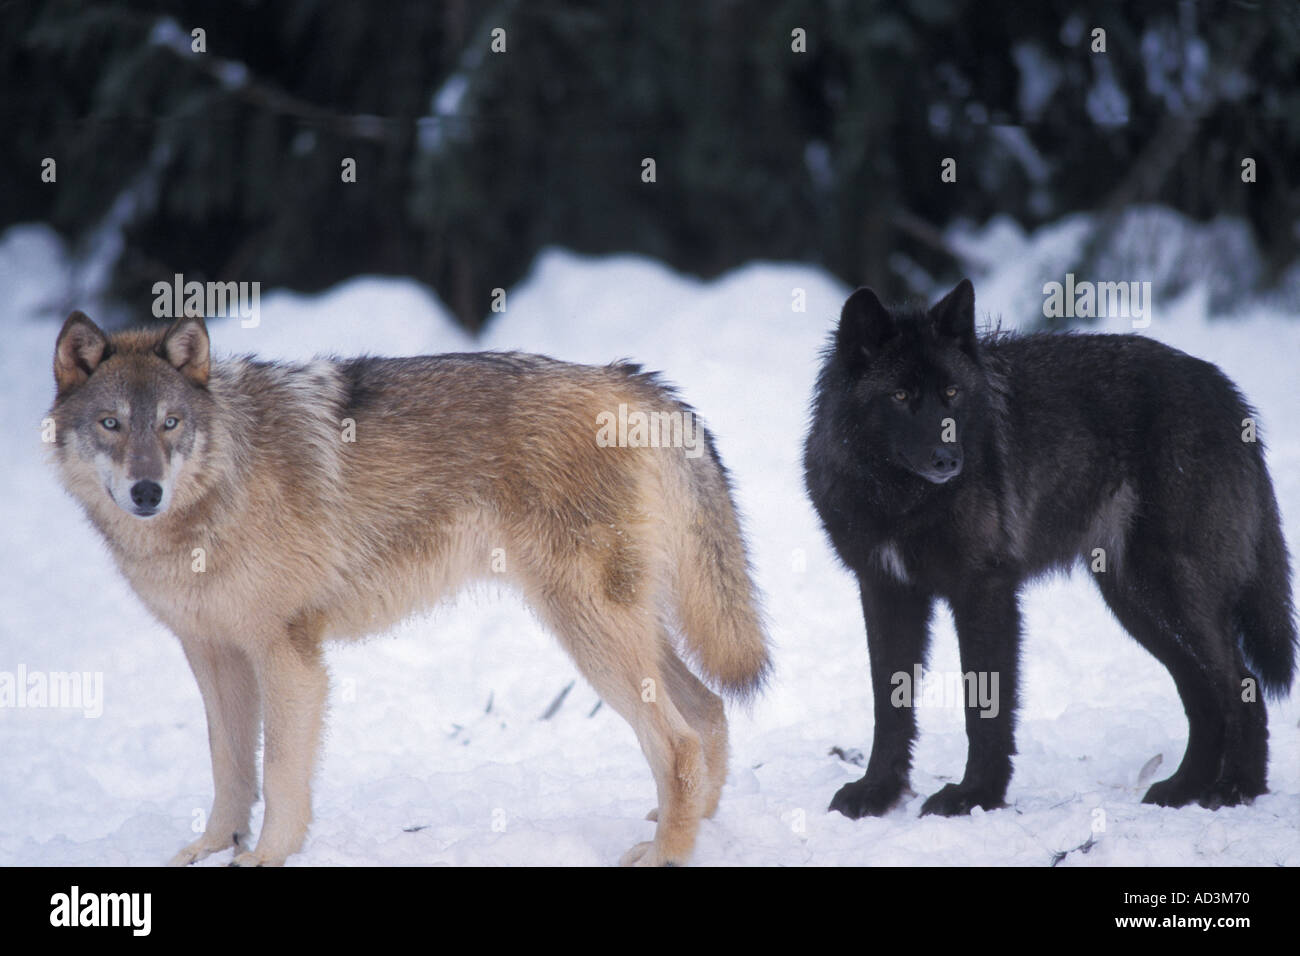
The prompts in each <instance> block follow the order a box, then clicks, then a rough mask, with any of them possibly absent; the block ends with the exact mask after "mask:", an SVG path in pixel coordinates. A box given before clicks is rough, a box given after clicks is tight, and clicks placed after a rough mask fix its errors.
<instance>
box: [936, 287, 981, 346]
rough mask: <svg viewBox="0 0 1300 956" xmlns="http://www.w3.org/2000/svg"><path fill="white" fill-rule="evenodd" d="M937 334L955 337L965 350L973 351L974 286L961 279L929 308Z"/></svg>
mask: <svg viewBox="0 0 1300 956" xmlns="http://www.w3.org/2000/svg"><path fill="white" fill-rule="evenodd" d="M930 317H931V318H932V319H934V324H935V327H936V328H937V329H938V331H939V334H940V335H942V336H944V337H945V338H950V339H956V340H957V341H958V343H959V344H960V345H961V347H962V348H963V349H965V350H966V351H967V352H972V353H973V352H974V351H975V287H974V286H973V285H971V281H970V279H962V280H961V281H960V282H958V283H957V287H956V288H955V289H953V290H952V291H951V292H949V293H948V294H947V295H945V296H944V297H943V298H942V299H940V300H939V301H938V302H937V303H935V305H934V307H933V308H931V309H930Z"/></svg>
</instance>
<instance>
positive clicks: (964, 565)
mask: <svg viewBox="0 0 1300 956" xmlns="http://www.w3.org/2000/svg"><path fill="white" fill-rule="evenodd" d="M954 389H955V391H954ZM1248 418H1249V419H1252V420H1253V419H1254V412H1253V411H1252V410H1251V408H1250V407H1249V406H1248V405H1247V404H1246V402H1245V400H1244V399H1243V398H1242V396H1241V394H1240V393H1239V392H1238V391H1237V389H1236V388H1235V387H1234V386H1233V384H1232V382H1230V381H1229V380H1228V379H1227V378H1226V377H1225V376H1224V375H1223V373H1221V372H1220V371H1219V370H1218V369H1217V368H1216V367H1215V366H1213V365H1211V364H1210V363H1208V362H1203V361H1201V360H1200V359H1196V358H1192V357H1191V356H1189V355H1186V354H1184V353H1182V352H1179V351H1177V350H1175V349H1172V348H1169V347H1168V346H1165V345H1161V344H1160V343H1158V342H1154V341H1151V340H1150V339H1146V338H1142V337H1140V336H1135V335H1073V334H1072V335H1026V336H997V337H985V338H983V339H979V338H977V336H976V335H975V331H974V290H973V289H972V287H971V285H970V283H969V282H968V281H964V282H962V283H961V284H960V285H958V286H957V288H956V289H954V290H953V292H952V293H950V294H949V295H948V296H947V297H946V298H945V299H944V300H943V301H942V302H940V303H939V304H938V305H936V306H935V307H934V308H932V309H930V310H928V311H926V310H923V309H899V310H893V311H890V310H888V309H886V308H885V307H884V306H883V305H882V304H881V303H880V301H879V300H878V299H877V298H876V296H875V295H874V293H872V292H871V291H870V290H869V289H859V290H858V291H857V292H856V293H854V295H853V296H852V297H851V298H850V299H849V300H848V302H847V303H846V304H845V306H844V311H843V313H842V315H841V318H840V326H839V329H838V331H837V333H836V335H835V338H834V341H833V342H832V344H831V346H830V348H829V349H828V351H827V354H826V359H825V366H824V368H823V369H822V372H821V376H820V378H819V379H818V382H817V391H816V396H815V400H814V406H813V424H812V430H811V432H810V433H809V435H808V439H807V445H806V449H805V459H804V465H805V477H806V481H807V486H808V493H809V495H810V496H811V498H812V501H813V504H814V505H815V506H816V508H817V512H818V514H819V515H820V516H821V520H822V523H823V525H824V526H825V528H826V531H827V533H828V534H829V536H830V539H831V542H832V543H833V544H834V546H835V549H836V551H837V552H838V553H839V556H840V558H841V559H842V560H843V561H844V563H845V564H846V565H847V566H848V567H849V568H850V569H851V570H852V571H854V572H855V573H856V575H857V577H858V581H859V584H860V587H861V594H862V609H863V614H864V616H865V618H866V626H867V645H868V649H869V651H870V656H871V681H872V686H873V688H874V691H875V740H874V742H873V745H872V752H871V760H870V762H869V764H868V767H867V773H866V776H865V777H864V778H863V779H862V780H860V781H857V782H854V783H850V784H848V785H846V786H845V787H843V788H842V789H841V790H840V791H839V793H837V794H836V795H835V799H834V801H833V802H832V804H831V809H833V810H839V811H840V812H842V813H844V814H846V815H847V816H850V817H860V816H863V815H866V814H880V813H883V812H885V811H886V810H887V809H889V808H890V807H891V806H892V805H893V804H894V803H895V802H896V801H897V800H898V798H899V796H900V794H901V793H902V792H903V790H904V788H905V787H906V786H907V780H908V775H909V772H910V768H911V760H912V757H911V747H912V741H913V738H914V736H915V733H916V722H915V718H914V714H913V711H912V709H911V708H910V707H894V706H891V702H890V694H891V690H892V689H893V687H894V685H893V684H891V677H892V675H894V674H896V673H899V672H903V673H906V674H909V675H910V674H911V673H912V672H913V667H914V665H916V664H918V663H920V662H923V660H924V658H925V655H926V648H927V643H928V628H929V620H930V612H931V607H932V605H933V602H934V600H935V598H936V597H941V598H943V599H945V600H946V601H947V602H948V603H949V605H950V606H951V607H952V611H953V617H954V619H955V620H956V624H957V633H958V640H959V643H960V649H961V665H962V670H963V671H964V672H971V671H974V672H976V673H988V674H991V673H994V672H996V673H997V674H998V675H999V682H998V690H999V699H998V701H997V705H998V710H997V716H996V717H982V716H980V711H979V709H977V708H975V707H972V706H969V705H968V706H967V708H966V732H967V737H968V741H969V747H970V749H969V753H968V758H967V763H966V775H965V777H964V778H963V779H962V781H961V782H960V783H957V784H949V785H947V786H946V787H944V788H943V789H942V790H940V791H939V792H938V793H936V794H934V795H933V796H931V797H930V798H929V799H928V800H926V802H925V804H924V806H923V808H922V813H940V814H945V815H951V814H957V813H965V812H967V811H969V810H970V809H971V808H972V807H974V806H981V807H985V808H992V807H997V806H1000V805H1002V803H1003V799H1004V797H1005V796H1006V789H1007V783H1008V782H1009V780H1010V778H1011V755H1012V754H1013V753H1015V742H1014V721H1015V705H1016V694H1017V686H1016V685H1017V680H1016V677H1017V670H1018V661H1019V644H1020V614H1019V609H1018V597H1017V592H1018V589H1019V588H1020V585H1021V584H1022V583H1023V582H1024V581H1025V580H1026V579H1029V578H1031V577H1034V576H1035V575H1038V574H1041V573H1043V572H1045V571H1048V570H1050V569H1053V568H1065V567H1069V566H1071V565H1073V564H1075V563H1076V561H1078V559H1079V558H1080V557H1083V558H1084V559H1085V560H1086V562H1087V564H1086V566H1087V567H1089V569H1090V573H1092V576H1093V577H1094V578H1095V579H1096V581H1097V584H1098V586H1099V587H1100V588H1101V592H1102V595H1103V596H1104V597H1105V599H1106V602H1107V603H1108V604H1109V605H1110V607H1111V610H1112V611H1113V612H1114V613H1115V616H1116V617H1117V618H1118V619H1119V621H1120V623H1121V624H1122V625H1123V626H1124V627H1125V628H1126V629H1127V630H1128V632H1129V633H1130V634H1131V635H1132V636H1133V637H1134V638H1135V639H1137V640H1138V641H1139V642H1140V643H1141V644H1142V646H1144V647H1145V648H1146V649H1147V650H1149V651H1150V652H1151V653H1152V654H1154V655H1155V657H1156V658H1157V659H1158V660H1159V661H1160V662H1161V663H1162V664H1164V665H1165V666H1166V667H1167V668H1168V669H1169V672H1170V674H1172V676H1173V679H1174V682H1175V684H1176V685H1177V687H1178V693H1179V695H1180V696H1181V697H1182V701H1183V707H1184V709H1185V710H1186V712H1187V719H1188V725H1189V734H1188V742H1187V752H1186V754H1185V755H1184V757H1183V761H1182V763H1181V765H1180V766H1179V767H1178V770H1177V771H1176V772H1175V773H1174V774H1173V776H1171V777H1170V778H1169V779H1168V780H1164V781H1161V782H1160V783H1157V784H1155V785H1154V786H1153V787H1151V788H1150V790H1148V791H1147V793H1146V796H1145V798H1144V799H1145V801H1146V802H1148V803H1157V804H1162V805H1165V806H1181V805H1183V804H1186V803H1189V802H1192V801H1197V802H1199V803H1201V804H1203V805H1205V806H1210V807H1215V806H1221V805H1228V804H1237V803H1241V802H1246V801H1249V800H1250V799H1251V798H1253V797H1254V796H1256V795H1257V794H1260V793H1263V792H1265V776H1266V765H1267V739H1268V730H1267V721H1266V717H1265V709H1264V702H1263V699H1262V695H1260V694H1258V693H1256V694H1255V695H1253V699H1251V698H1252V695H1251V694H1250V693H1249V688H1250V687H1251V686H1253V685H1254V684H1255V681H1254V680H1253V679H1255V678H1257V679H1258V683H1260V684H1262V686H1263V687H1264V688H1265V689H1267V690H1269V691H1270V692H1272V693H1274V694H1279V695H1281V694H1285V693H1286V692H1287V691H1288V689H1289V687H1290V685H1291V679H1292V676H1293V673H1294V670H1295V646H1296V631H1295V624H1294V617H1293V609H1292V603H1291V585H1290V570H1289V567H1288V559H1287V553H1286V546H1285V544H1284V542H1283V539H1282V532H1281V528H1280V524H1279V519H1278V511H1277V505H1276V502H1275V500H1274V497H1273V487H1272V484H1271V482H1270V481H1269V476H1268V472H1267V470H1266V469H1265V466H1264V454H1263V448H1262V445H1261V444H1260V443H1259V442H1251V441H1246V440H1243V434H1244V433H1245V431H1246V429H1247V427H1248V426H1247V424H1245V423H1244V420H1245V419H1248ZM945 427H946V431H947V434H946V435H944V434H942V432H944V430H945ZM945 438H946V439H949V440H944V439H945ZM1095 549H1102V551H1101V552H1097V551H1096V550H1095ZM1099 554H1100V555H1101V556H1102V557H1104V560H1105V570H1092V568H1093V567H1094V562H1096V558H1097V556H1098V555H1099ZM1096 567H1098V568H1100V563H1099V562H1096ZM1247 681H1249V683H1247ZM1243 698H1246V699H1243ZM968 703H969V702H968ZM1135 757H1136V755H1135Z"/></svg>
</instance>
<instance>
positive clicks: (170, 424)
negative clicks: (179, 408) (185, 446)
mask: <svg viewBox="0 0 1300 956" xmlns="http://www.w3.org/2000/svg"><path fill="white" fill-rule="evenodd" d="M180 423H181V420H180V419H179V418H177V417H176V416H175V415H168V416H167V418H165V419H164V420H163V428H165V429H167V430H168V431H171V430H172V429H173V428H175V427H176V426H177V425H179V424H180Z"/></svg>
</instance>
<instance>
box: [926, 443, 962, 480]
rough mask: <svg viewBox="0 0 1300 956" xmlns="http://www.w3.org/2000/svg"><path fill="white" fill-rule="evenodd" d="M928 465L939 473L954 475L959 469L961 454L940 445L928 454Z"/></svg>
mask: <svg viewBox="0 0 1300 956" xmlns="http://www.w3.org/2000/svg"><path fill="white" fill-rule="evenodd" d="M930 466H931V467H932V468H933V469H934V470H935V471H936V472H938V473H939V474H943V475H947V474H952V475H955V474H957V473H958V472H960V471H961V455H959V454H957V452H956V451H954V450H953V449H951V448H945V447H944V446H943V445H940V446H938V447H937V448H935V450H934V453H933V454H932V455H931V456H930Z"/></svg>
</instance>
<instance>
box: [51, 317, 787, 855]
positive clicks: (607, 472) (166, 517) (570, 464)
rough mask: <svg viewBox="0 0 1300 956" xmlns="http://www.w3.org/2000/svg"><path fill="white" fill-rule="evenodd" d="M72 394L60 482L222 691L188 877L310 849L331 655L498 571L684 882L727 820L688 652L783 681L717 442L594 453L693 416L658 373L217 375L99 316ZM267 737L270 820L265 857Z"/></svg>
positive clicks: (496, 358)
mask: <svg viewBox="0 0 1300 956" xmlns="http://www.w3.org/2000/svg"><path fill="white" fill-rule="evenodd" d="M54 375H55V381H56V385H57V396H56V398H55V400H54V405H53V409H52V411H51V415H52V417H53V419H54V422H55V434H56V440H55V442H54V456H55V458H56V461H57V466H58V469H59V471H60V473H61V477H62V479H63V482H64V483H65V485H66V487H67V489H68V490H69V491H70V492H71V494H72V495H73V496H74V497H75V498H76V499H77V500H78V501H79V502H80V503H81V505H82V507H83V508H84V509H85V512H86V514H87V515H88V516H89V518H90V520H91V522H92V523H93V524H94V525H95V527H96V528H97V529H98V530H99V532H100V533H101V534H102V535H103V536H104V538H105V540H106V541H107V542H108V545H109V548H110V549H111V551H112V553H113V556H114V558H116V560H117V564H118V566H119V567H120V568H121V570H122V573H123V574H124V575H125V576H126V578H127V580H128V581H129V582H130V583H131V586H132V587H133V588H134V589H135V591H136V593H137V594H138V595H139V596H140V599H141V600H142V601H143V602H144V604H145V605H146V606H147V607H148V608H149V609H150V610H151V611H152V612H153V614H154V615H156V616H157V618H158V619H159V620H160V621H162V622H163V623H164V624H165V625H166V626H167V627H169V628H170V629H171V630H172V631H173V632H175V634H176V636H177V637H178V638H179V639H180V642H181V645H182V647H183V648H184V650H185V655H186V657H187V659H188V661H189V663H190V666H191V668H192V669H193V671H194V676H195V678H196V680H197V681H198V685H199V689H200V691H201V692H202V695H203V704H204V708H205V710H206V712H207V720H208V730H209V740H210V743H211V751H212V774H213V779H214V789H215V797H214V801H213V807H212V813H211V815H210V817H209V820H208V825H207V829H206V831H205V832H204V834H203V836H202V837H201V838H200V839H198V840H197V841H195V842H194V843H193V844H191V845H190V846H188V847H186V848H185V849H183V850H182V851H181V852H180V853H179V854H177V856H176V858H175V859H174V860H173V861H172V862H173V863H177V864H186V863H191V862H194V861H195V860H200V859H202V858H204V857H206V856H208V855H209V854H212V853H216V852H219V851H222V850H225V849H227V848H231V847H233V848H234V849H235V851H236V855H235V857H234V862H235V863H236V864H239V865H261V864H279V863H282V862H283V861H284V860H285V858H286V857H288V856H289V855H290V854H292V853H295V852H297V851H298V850H299V848H300V847H301V846H302V844H303V841H304V838H305V836H306V833H307V828H308V823H309V821H310V819H311V795H310V779H311V775H312V769H313V764H314V762H315V759H316V754H317V750H318V748H319V745H320V735H321V725H322V711H323V708H324V706H325V701H326V696H327V675H326V668H325V664H324V660H323V657H322V642H323V641H324V640H325V639H327V638H341V639H347V638H354V637H358V636H360V635H363V634H367V633H370V632H374V631H376V630H380V629H383V628H386V627H388V626H390V625H391V624H393V623H394V622H396V621H398V620H399V619H401V618H403V617H405V616H407V615H409V614H411V613H412V612H413V611H416V610H418V609H420V608H424V607H428V606H429V605H431V604H432V603H434V602H436V601H438V600H439V599H441V598H444V597H446V596H448V595H450V594H451V593H453V592H454V591H455V590H456V589H457V588H459V587H460V586H461V585H463V584H465V583H466V582H467V581H469V580H471V579H473V578H476V577H485V576H487V575H488V574H490V573H491V572H492V571H493V570H494V569H493V568H492V563H493V554H494V552H496V553H497V554H499V555H501V556H503V559H504V562H503V563H504V565H505V570H506V574H507V576H508V577H509V578H510V579H511V580H512V581H513V582H514V583H515V584H517V585H518V587H519V588H520V589H521V590H522V592H523V594H524V596H525V598H526V600H527V601H528V602H529V604H530V605H531V606H532V607H533V609H534V610H535V611H536V612H537V614H538V615H539V616H540V617H541V619H542V620H543V621H544V622H545V623H546V624H547V625H548V626H549V628H550V629H551V630H552V631H554V633H555V634H556V635H557V636H558V637H559V639H560V641H561V642H562V643H563V645H564V647H565V648H566V649H567V651H568V652H569V654H570V655H571V656H572V658H573V660H574V662H575V663H576V664H577V666H578V668H579V670H580V671H581V672H582V673H583V674H584V675H585V676H586V678H587V679H588V680H589V681H590V682H591V684H592V686H593V687H594V688H595V689H596V690H597V692H598V693H599V694H600V695H601V697H602V698H603V699H604V701H605V702H606V703H608V704H609V705H610V706H611V707H613V708H614V709H615V710H616V711H617V712H618V713H620V714H622V715H623V717H625V718H626V719H627V720H628V722H629V723H631V725H632V727H633V728H634V729H635V731H636V735H637V738H638V740H639V742H640V744H641V748H642V750H643V751H644V753H645V755H646V758H647V759H648V761H649V763H650V768H651V771H652V772H653V775H654V780H655V786H656V789H657V792H658V809H657V820H658V825H657V828H656V830H655V835H654V839H653V841H652V842H646V843H641V844H638V845H637V846H635V847H633V848H632V850H630V851H629V852H628V853H627V854H626V855H625V856H624V858H623V862H624V863H629V864H639V865H653V864H676V863H682V862H684V861H685V860H686V859H687V857H688V856H689V854H690V852H691V849H692V846H693V844H694V841H695V837H696V831H697V830H698V827H699V823H700V819H701V818H702V817H707V816H710V815H711V814H712V813H713V812H714V810H715V809H716V807H717V804H718V798H719V794H720V792H721V789H722V785H723V781H724V780H725V778H726V762H727V730H726V718H725V715H724V711H723V703H722V700H721V698H719V697H718V695H717V694H715V693H714V692H713V691H711V690H710V689H708V688H707V687H706V686H705V684H704V683H702V682H701V681H700V680H699V679H698V678H697V677H696V676H695V675H694V673H692V671H691V670H690V669H689V668H688V667H687V666H686V664H684V663H683V661H682V659H681V657H680V656H679V653H678V652H679V651H680V652H682V653H684V654H685V655H686V657H687V658H688V659H690V660H693V661H694V663H695V664H696V665H697V667H698V669H699V670H700V671H701V672H702V673H703V674H704V676H705V677H706V678H707V679H709V680H711V681H712V682H713V683H714V684H715V685H716V686H717V687H719V688H720V689H721V690H722V691H723V692H725V693H730V694H733V695H736V696H740V697H744V696H745V695H747V694H750V693H752V692H754V691H756V690H757V689H758V688H759V686H760V685H761V683H762V681H763V678H764V675H765V674H766V673H767V670H768V666H769V658H768V653H767V649H766V643H765V641H766V639H765V636H764V632H763V627H762V623H761V620H760V616H759V611H758V609H757V604H756V599H755V598H756V596H755V592H754V588H753V585H752V583H751V580H750V576H749V565H748V559H747V557H746V554H745V549H744V543H743V540H742V537H741V530H740V526H739V521H738V518H737V514H736V510H735V508H734V507H733V503H732V497H731V491H730V487H729V484H728V479H727V475H726V472H725V470H724V469H723V467H722V465H721V464H720V462H719V460H718V456H717V453H716V451H715V449H714V447H713V443H712V440H711V438H710V437H709V436H708V434H707V432H705V433H704V442H705V447H706V449H707V454H702V455H695V456H691V455H689V454H687V453H685V450H684V449H682V448H674V447H664V446H663V444H660V445H659V447H654V446H651V445H648V444H647V443H645V442H637V441H633V440H630V439H629V440H625V441H621V442H619V441H613V442H607V443H605V444H606V445H608V447H605V446H603V445H602V444H601V443H598V442H597V440H596V438H597V432H598V431H600V430H601V428H602V424H601V423H602V422H603V423H605V424H606V425H607V424H608V422H609V416H612V415H615V414H617V412H618V409H619V408H620V406H627V407H628V408H631V409H635V410H639V411H640V412H641V413H643V414H646V415H649V414H657V413H663V414H667V415H669V416H671V415H673V414H678V415H685V416H688V417H691V418H692V421H693V412H692V411H691V409H690V408H689V407H688V406H686V405H684V404H683V403H681V402H680V401H678V400H677V399H676V397H675V396H674V393H673V392H672V390H671V389H669V388H668V387H666V386H665V385H663V384H661V383H660V382H659V380H658V379H657V378H656V376H655V375H653V374H651V373H646V372H643V371H641V370H640V369H639V368H638V367H636V366H633V365H628V364H615V365H611V366H608V367H604V368H595V367H587V366H581V365H572V364H566V363H563V362H559V361H555V360H552V359H549V358H544V357H541V356H535V355H524V354H517V353H480V354H463V355H443V356H436V357H423V358H391V359H388V358H359V359H351V360H334V359H318V360H316V361H312V362H309V363H306V364H283V363H270V362H260V361H255V360H253V359H250V358H236V359H230V360H224V361H214V360H213V359H212V358H211V356H210V354H209V340H208V332H207V329H206V327H205V325H204V323H203V321H202V320H201V319H196V318H183V319H180V320H178V321H177V322H175V323H174V324H173V325H172V326H171V327H170V328H167V329H157V330H153V331H131V332H121V333H117V334H114V335H112V336H108V335H106V334H105V333H104V332H103V331H101V330H100V329H99V328H98V327H97V326H96V325H95V324H94V323H93V322H91V320H90V319H88V318H87V317H86V316H85V315H83V314H81V313H79V312H74V313H73V314H72V315H71V316H70V317H69V318H68V320H67V322H66V323H65V324H64V326H63V330H62V331H61V332H60V334H59V337H58V342H57V345H56V347H55V355H54ZM629 417H630V416H629ZM665 420H667V419H665ZM605 431H606V432H608V431H609V429H608V428H605ZM606 437H608V435H606ZM625 437H626V436H625ZM632 437H635V436H632ZM496 549H501V550H500V551H496ZM259 730H262V731H263V737H264V751H265V753H264V759H263V763H264V767H263V786H264V791H265V799H266V814H265V822H264V825H263V827H262V831H261V833H260V835H259V839H258V841H257V845H256V847H255V848H253V849H249V848H248V846H247V840H248V830H249V814H250V808H251V806H252V805H253V803H254V801H255V800H256V798H257V792H258V787H257V771H256V750H257V744H258V734H259ZM652 818H653V816H652Z"/></svg>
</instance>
